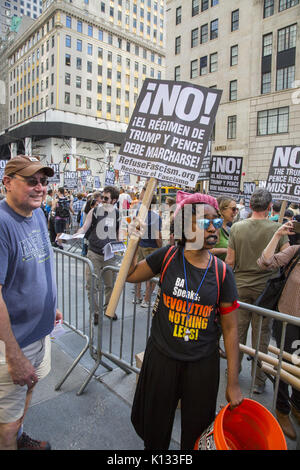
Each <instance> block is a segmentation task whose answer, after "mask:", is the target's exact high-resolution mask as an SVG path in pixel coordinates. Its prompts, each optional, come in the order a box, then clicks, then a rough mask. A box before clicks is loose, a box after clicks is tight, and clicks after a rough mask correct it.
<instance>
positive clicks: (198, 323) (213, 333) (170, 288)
mask: <svg viewBox="0 0 300 470" xmlns="http://www.w3.org/2000/svg"><path fill="white" fill-rule="evenodd" d="M168 248H169V247H168V246H167V247H163V248H160V249H158V250H156V251H154V252H153V253H152V254H151V255H149V256H148V257H147V258H146V261H147V263H148V265H149V267H150V268H151V270H152V271H153V273H154V274H155V275H157V274H159V273H160V271H161V266H162V263H163V260H164V257H165V255H166V253H167V251H168ZM182 255H183V248H182V247H178V249H177V252H176V254H175V256H174V257H173V259H172V261H171V262H170V264H169V265H168V267H167V269H166V271H165V274H164V277H163V281H162V285H161V291H160V295H159V298H158V299H157V302H158V304H157V305H156V307H157V308H155V307H154V310H155V313H154V316H153V320H152V327H151V339H152V341H153V343H154V344H155V346H156V347H157V348H158V349H159V350H160V351H161V352H162V353H163V354H165V355H166V356H168V357H171V358H173V359H177V360H182V361H197V360H199V359H201V358H203V357H208V356H210V355H211V354H212V353H213V352H214V351H215V350H216V348H217V347H218V339H219V327H218V323H217V310H218V309H217V298H218V286H217V280H216V271H215V262H214V259H213V256H212V263H211V264H210V267H209V268H208V270H207V274H206V277H205V279H204V282H203V284H202V286H201V288H200V291H199V292H198V294H197V295H196V292H197V289H198V286H199V284H200V282H201V279H202V277H203V275H204V273H205V269H200V268H197V267H195V266H193V265H191V264H190V263H189V262H188V261H187V260H186V259H185V265H186V275H187V282H188V292H187V289H186V284H185V276H184V267H183V257H182ZM219 262H220V261H219ZM218 272H220V270H218ZM193 298H195V300H194V302H193ZM237 298H238V294H237V289H236V284H235V280H234V275H233V272H232V269H231V268H230V267H229V266H228V265H227V266H226V276H225V278H224V281H223V283H222V278H220V298H219V301H220V303H221V302H232V303H233V302H234V301H236V300H237ZM192 302H193V303H192ZM191 303H192V305H191ZM187 304H188V308H190V316H189V320H188V325H187ZM190 305H191V307H190ZM187 327H188V329H189V331H190V336H189V341H185V340H184V336H185V334H186V329H187Z"/></svg>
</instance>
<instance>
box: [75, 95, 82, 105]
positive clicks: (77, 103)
mask: <svg viewBox="0 0 300 470" xmlns="http://www.w3.org/2000/svg"><path fill="white" fill-rule="evenodd" d="M75 104H76V106H81V95H76V98H75Z"/></svg>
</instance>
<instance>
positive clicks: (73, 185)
mask: <svg viewBox="0 0 300 470" xmlns="http://www.w3.org/2000/svg"><path fill="white" fill-rule="evenodd" d="M77 185H78V174H77V171H65V172H64V186H65V187H66V188H68V189H77Z"/></svg>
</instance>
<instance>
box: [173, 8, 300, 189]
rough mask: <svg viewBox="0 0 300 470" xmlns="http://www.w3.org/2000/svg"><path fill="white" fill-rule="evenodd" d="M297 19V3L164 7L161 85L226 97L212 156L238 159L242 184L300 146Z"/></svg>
mask: <svg viewBox="0 0 300 470" xmlns="http://www.w3.org/2000/svg"><path fill="white" fill-rule="evenodd" d="M299 19H300V4H299V0H240V1H239V2H236V1H235V0H188V1H186V0H167V4H166V20H167V44H168V45H169V47H168V54H167V63H166V78H168V79H172V80H173V79H174V80H182V81H188V82H192V83H197V84H199V85H202V86H205V87H215V88H218V89H221V90H223V93H222V98H221V103H220V107H219V110H218V113H217V118H216V124H215V129H214V132H213V136H212V137H213V146H212V153H213V154H215V155H227V156H240V157H243V173H244V175H243V180H244V181H260V180H262V181H263V180H266V177H267V175H268V169H269V166H270V161H271V158H272V154H273V149H274V147H275V146H277V145H299V144H300V106H299V104H300V99H299V98H300V91H299V87H300V39H299ZM297 89H298V92H297Z"/></svg>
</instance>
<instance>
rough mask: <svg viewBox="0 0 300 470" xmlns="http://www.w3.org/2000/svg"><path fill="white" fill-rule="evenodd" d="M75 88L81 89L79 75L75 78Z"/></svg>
mask: <svg viewBox="0 0 300 470" xmlns="http://www.w3.org/2000/svg"><path fill="white" fill-rule="evenodd" d="M76 88H81V77H80V76H79V75H77V76H76Z"/></svg>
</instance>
